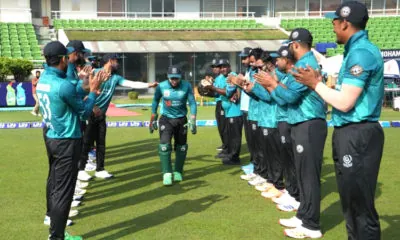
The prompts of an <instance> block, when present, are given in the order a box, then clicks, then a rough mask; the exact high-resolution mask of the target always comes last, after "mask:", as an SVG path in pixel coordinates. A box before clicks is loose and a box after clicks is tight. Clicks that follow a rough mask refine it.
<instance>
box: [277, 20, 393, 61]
mask: <svg viewBox="0 0 400 240" xmlns="http://www.w3.org/2000/svg"><path fill="white" fill-rule="evenodd" d="M281 27H282V28H284V29H286V30H288V31H290V30H293V29H295V28H297V27H304V28H308V29H309V30H310V31H311V32H312V33H313V35H314V45H316V44H319V43H335V41H336V40H335V34H334V32H333V31H332V23H331V21H330V20H329V19H321V18H302V19H282V20H281ZM367 30H368V34H369V37H370V39H371V41H372V42H373V43H375V44H376V45H377V46H378V47H379V48H381V49H399V48H400V41H398V39H399V37H400V17H399V16H396V17H374V18H370V20H369V22H368V25H367ZM343 51H344V48H343V46H337V47H336V48H335V47H331V48H326V55H327V56H328V57H330V56H335V55H338V54H342V53H343Z"/></svg>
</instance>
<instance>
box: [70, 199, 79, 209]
mask: <svg viewBox="0 0 400 240" xmlns="http://www.w3.org/2000/svg"><path fill="white" fill-rule="evenodd" d="M80 205H81V201H72V202H71V207H72V208H73V207H78V206H80Z"/></svg>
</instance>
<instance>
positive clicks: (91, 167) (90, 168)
mask: <svg viewBox="0 0 400 240" xmlns="http://www.w3.org/2000/svg"><path fill="white" fill-rule="evenodd" d="M96 168H97V164H96V163H94V162H92V161H90V160H89V161H88V162H87V163H86V165H85V171H87V172H92V171H95V170H96Z"/></svg>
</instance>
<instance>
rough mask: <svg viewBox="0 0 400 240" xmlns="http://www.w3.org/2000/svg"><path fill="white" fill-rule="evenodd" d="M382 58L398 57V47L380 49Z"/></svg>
mask: <svg viewBox="0 0 400 240" xmlns="http://www.w3.org/2000/svg"><path fill="white" fill-rule="evenodd" d="M381 54H382V57H383V58H384V59H394V58H400V49H391V50H381Z"/></svg>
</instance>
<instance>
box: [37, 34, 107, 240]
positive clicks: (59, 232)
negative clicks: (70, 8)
mask: <svg viewBox="0 0 400 240" xmlns="http://www.w3.org/2000/svg"><path fill="white" fill-rule="evenodd" d="M73 51H74V49H73V48H72V47H68V48H66V47H65V46H64V45H63V44H62V43H60V42H58V41H55V42H50V43H48V44H47V45H46V46H45V48H44V50H43V53H44V57H45V59H46V63H47V66H48V67H47V68H46V70H45V71H44V73H43V74H42V77H41V78H40V81H39V83H38V85H37V89H36V90H37V95H38V99H39V105H40V112H41V113H42V116H43V121H44V122H45V124H46V132H45V137H44V139H45V145H46V150H47V156H48V158H49V168H50V170H49V176H48V180H47V207H48V214H49V217H50V218H51V223H50V236H49V239H51V240H54V239H57V240H58V239H66V240H80V239H82V238H81V237H79V236H70V235H69V234H68V233H66V232H65V226H66V223H67V218H68V214H69V211H70V208H71V202H72V196H73V195H74V190H75V184H76V176H77V165H78V159H79V154H80V152H81V148H82V139H81V138H82V135H81V131H80V126H79V118H83V119H85V118H88V117H89V116H90V113H91V112H92V109H93V106H94V103H95V100H96V98H97V95H96V92H97V91H98V89H99V87H100V83H101V80H103V79H105V77H106V75H105V73H104V72H99V73H97V74H96V76H93V75H92V76H91V80H90V84H89V86H90V93H89V95H88V98H87V100H86V101H85V102H83V100H82V99H80V98H78V97H77V96H76V89H75V86H74V85H73V84H72V83H71V82H70V81H66V71H67V68H68V60H67V59H68V58H67V56H68V54H70V53H71V52H73Z"/></svg>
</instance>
